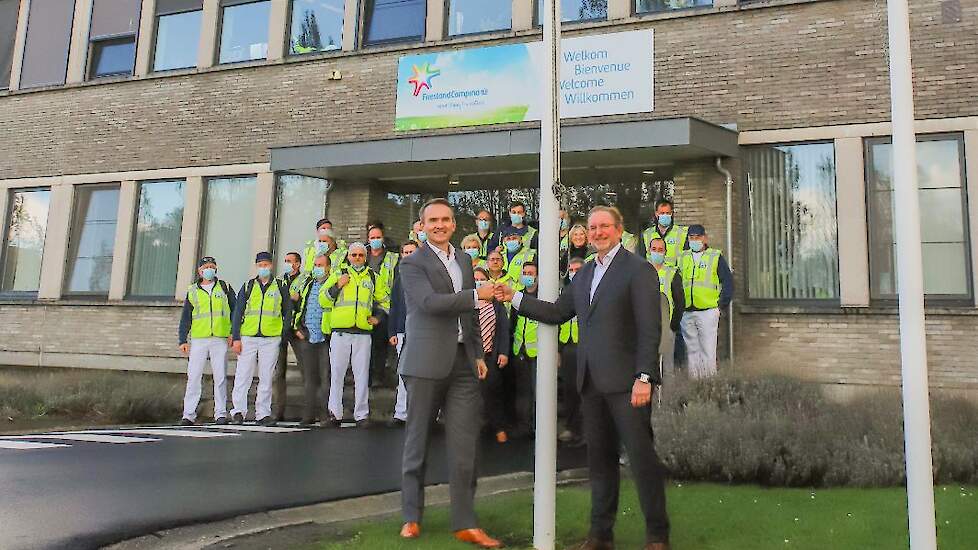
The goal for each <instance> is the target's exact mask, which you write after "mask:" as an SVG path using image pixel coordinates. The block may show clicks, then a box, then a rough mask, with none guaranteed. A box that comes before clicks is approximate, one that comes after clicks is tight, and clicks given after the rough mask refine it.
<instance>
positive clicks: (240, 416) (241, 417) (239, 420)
mask: <svg viewBox="0 0 978 550" xmlns="http://www.w3.org/2000/svg"><path fill="white" fill-rule="evenodd" d="M232 420H234V423H235V424H237V425H239V426H240V425H241V424H244V415H243V414H241V413H234V417H232Z"/></svg>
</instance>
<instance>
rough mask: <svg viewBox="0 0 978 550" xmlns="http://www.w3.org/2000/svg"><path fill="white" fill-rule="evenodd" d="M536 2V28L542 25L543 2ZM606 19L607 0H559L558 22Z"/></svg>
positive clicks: (542, 0) (537, 0) (540, 0)
mask: <svg viewBox="0 0 978 550" xmlns="http://www.w3.org/2000/svg"><path fill="white" fill-rule="evenodd" d="M536 2H537V15H536V17H537V21H536V24H537V26H542V25H543V8H544V0H536ZM607 18H608V0H560V20H561V21H563V22H564V23H568V22H573V21H594V20H598V19H607Z"/></svg>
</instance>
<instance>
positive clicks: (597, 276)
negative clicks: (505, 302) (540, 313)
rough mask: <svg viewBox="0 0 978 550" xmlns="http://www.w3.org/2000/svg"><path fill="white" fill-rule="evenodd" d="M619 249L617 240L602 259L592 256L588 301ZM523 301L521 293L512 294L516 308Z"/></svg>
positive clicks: (592, 297)
mask: <svg viewBox="0 0 978 550" xmlns="http://www.w3.org/2000/svg"><path fill="white" fill-rule="evenodd" d="M619 250H621V243H620V242H619V243H618V244H616V245H615V246H614V248H612V249H611V250H609V251H608V253H607V254H605V255H604V259H603V260H602V259H601V256H595V257H594V278H593V279H591V294H590V297H589V299H588V303H590V302H591V300H594V293H595V291H597V290H598V285H599V284H601V279H603V278H604V274H605V273H606V272H607V271H608V266H610V265H611V262H612V260H614V259H615V254H617V253H618V251H619ZM522 302H523V293H522V292H517V293H516V294H514V295H513V307H515V308H516V309H517V310H519V309H520V304H521V303H522Z"/></svg>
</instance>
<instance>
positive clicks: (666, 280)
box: [659, 265, 679, 319]
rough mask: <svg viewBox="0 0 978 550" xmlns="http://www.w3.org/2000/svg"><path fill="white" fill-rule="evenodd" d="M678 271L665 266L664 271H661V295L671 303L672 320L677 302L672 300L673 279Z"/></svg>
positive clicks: (670, 315)
mask: <svg viewBox="0 0 978 550" xmlns="http://www.w3.org/2000/svg"><path fill="white" fill-rule="evenodd" d="M678 271H679V269H678V268H675V267H672V266H671V265H663V266H662V269H660V270H659V293H660V294H662V295H663V296H665V297H666V300H668V301H669V318H670V319H672V314H673V312H674V311H676V302H675V301H674V300H673V298H672V278H673V277H675V276H676V272H678Z"/></svg>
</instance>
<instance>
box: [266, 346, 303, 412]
mask: <svg viewBox="0 0 978 550" xmlns="http://www.w3.org/2000/svg"><path fill="white" fill-rule="evenodd" d="M295 340H296V337H295V335H293V334H292V332H291V331H285V330H283V331H282V343H281V347H280V348H279V350H278V363H276V364H275V375H274V376H273V377H272V415H273V416H274V417H275V418H277V419H279V420H283V419H285V404H286V401H287V396H286V394H287V393H288V384H286V382H285V370H286V368H288V365H289V344H291V345H292V352H293V353H295V356H296V361H298V360H299V350H297V349H296V347H295Z"/></svg>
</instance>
